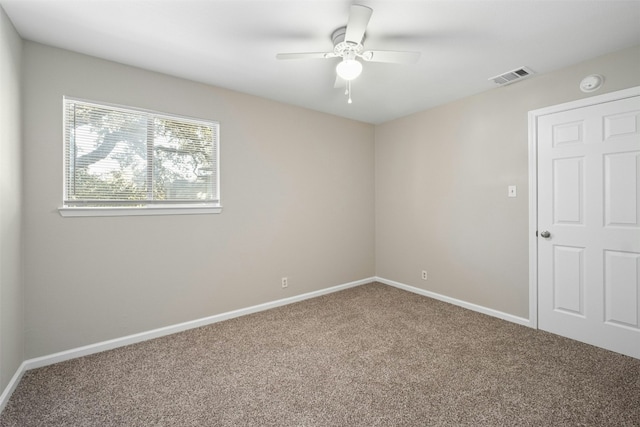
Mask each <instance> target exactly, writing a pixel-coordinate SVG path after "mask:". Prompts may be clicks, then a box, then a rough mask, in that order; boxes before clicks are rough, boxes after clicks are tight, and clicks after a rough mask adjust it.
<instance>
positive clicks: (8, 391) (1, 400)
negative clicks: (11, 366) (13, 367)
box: [0, 362, 27, 413]
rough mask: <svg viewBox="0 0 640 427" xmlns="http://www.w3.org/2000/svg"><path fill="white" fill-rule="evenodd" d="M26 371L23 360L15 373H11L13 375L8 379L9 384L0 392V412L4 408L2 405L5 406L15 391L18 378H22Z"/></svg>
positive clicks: (18, 381)
mask: <svg viewBox="0 0 640 427" xmlns="http://www.w3.org/2000/svg"><path fill="white" fill-rule="evenodd" d="M26 371H27V369H26V364H25V362H22V363H21V364H20V366H19V367H18V370H17V371H16V373H15V374H13V377H12V378H11V381H9V384H7V386H6V387H5V389H4V391H3V392H2V394H0V413H1V412H2V411H3V410H4V407H5V406H7V402H8V401H9V398H10V397H11V395H12V394H13V392H14V391H15V389H16V387H18V384H19V383H20V380H21V379H22V376H23V375H24V373H25V372H26Z"/></svg>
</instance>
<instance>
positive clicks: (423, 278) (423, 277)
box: [422, 270, 427, 280]
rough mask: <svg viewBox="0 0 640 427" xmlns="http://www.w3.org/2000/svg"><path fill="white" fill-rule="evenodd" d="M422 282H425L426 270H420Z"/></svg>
mask: <svg viewBox="0 0 640 427" xmlns="http://www.w3.org/2000/svg"><path fill="white" fill-rule="evenodd" d="M422 280H427V270H422Z"/></svg>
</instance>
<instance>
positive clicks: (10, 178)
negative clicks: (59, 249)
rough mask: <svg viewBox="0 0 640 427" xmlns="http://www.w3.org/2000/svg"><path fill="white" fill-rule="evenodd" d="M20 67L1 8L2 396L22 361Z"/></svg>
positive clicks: (16, 40)
mask: <svg viewBox="0 0 640 427" xmlns="http://www.w3.org/2000/svg"><path fill="white" fill-rule="evenodd" d="M21 65H22V40H21V39H20V37H19V36H18V33H16V31H15V29H14V28H13V25H12V24H11V21H9V19H8V17H7V15H6V14H5V12H4V10H3V9H2V7H0V392H1V391H2V390H4V388H5V387H6V386H7V384H8V383H9V381H10V380H11V377H13V375H14V374H15V372H16V370H17V369H18V367H19V366H20V364H21V363H22V361H23V358H24V325H23V314H24V313H23V297H22V295H23V294H22V225H21V224H22V179H21V175H22V172H21V169H22V168H21V163H22V160H21V159H22V157H21V147H22V144H21V134H20V129H21V116H20V110H21V107H20V81H21V77H20V76H21Z"/></svg>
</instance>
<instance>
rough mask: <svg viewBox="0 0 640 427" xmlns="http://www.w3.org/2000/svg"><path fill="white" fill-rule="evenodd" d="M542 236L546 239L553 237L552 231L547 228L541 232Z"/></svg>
mask: <svg viewBox="0 0 640 427" xmlns="http://www.w3.org/2000/svg"><path fill="white" fill-rule="evenodd" d="M540 236H542V237H544V238H545V239H548V238H549V237H551V233H549V232H548V231H547V230H545V231H543V232H542V233H540Z"/></svg>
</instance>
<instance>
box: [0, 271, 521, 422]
mask: <svg viewBox="0 0 640 427" xmlns="http://www.w3.org/2000/svg"><path fill="white" fill-rule="evenodd" d="M371 282H380V283H384V284H385V285H389V286H393V287H396V288H399V289H403V290H405V291H409V292H413V293H415V294H418V295H423V296H426V297H429V298H433V299H437V300H440V301H444V302H448V303H450V304H454V305H457V306H460V307H463V308H466V309H469V310H473V311H477V312H479V313H483V314H487V315H489V316H493V317H497V318H499V319H503V320H507V321H509V322H513V323H517V324H519V325H524V326H530V327H533V326H532V325H531V323H530V321H529V319H525V318H522V317H518V316H514V315H511V314H508V313H503V312H501V311H498V310H493V309H491V308H487V307H483V306H480V305H476V304H472V303H469V302H466V301H462V300H458V299H455V298H451V297H447V296H445V295H440V294H437V293H435V292H430V291H426V290H424V289H420V288H416V287H414V286H409V285H405V284H403V283H399V282H395V281H393V280H388V279H385V278H382V277H369V278H366V279H361V280H357V281H355V282H349V283H345V284H342V285H338V286H333V287H330V288H326V289H321V290H319V291H314V292H308V293H306V294H302V295H296V296H293V297H289V298H283V299H279V300H276V301H271V302H267V303H264V304H258V305H254V306H251V307H247V308H242V309H239V310H233V311H228V312H226V313H221V314H216V315H214V316H209V317H205V318H202V319H196V320H192V321H189V322H184V323H179V324H176V325H171V326H166V327H164V328H158V329H153V330H151V331H147V332H140V333H138V334H133V335H128V336H125V337H121V338H115V339H112V340H108V341H103V342H99V343H95V344H90V345H86V346H83V347H78V348H74V349H70V350H66V351H61V352H59V353H54V354H50V355H47V356H42V357H36V358H33V359H28V360H25V361H24V362H22V364H21V365H20V367H19V368H18V370H17V371H16V373H15V374H14V375H13V378H11V381H9V384H8V385H7V387H6V388H5V389H4V391H3V392H2V395H0V412H2V410H3V409H4V407H5V406H6V404H7V402H8V401H9V398H10V397H11V394H12V393H13V392H14V390H15V389H16V387H17V386H18V383H19V382H20V379H21V378H22V376H23V375H24V373H25V372H26V371H28V370H30V369H36V368H41V367H43V366H48V365H53V364H54V363H59V362H64V361H65V360H71V359H76V358H78V357H83V356H88V355H90V354H95V353H100V352H102V351H106V350H112V349H114V348H118V347H124V346H127V345H131V344H135V343H138V342H142V341H147V340H151V339H154V338H159V337H163V336H166V335H171V334H175V333H177V332H182V331H186V330H189V329H194V328H199V327H201V326H206V325H210V324H213V323H217V322H222V321H223V320H228V319H233V318H235V317H240V316H244V315H247V314H252V313H257V312H260V311H264V310H269V309H271V308H276V307H281V306H284V305H288V304H292V303H295V302H299V301H304V300H306V299H310V298H315V297H319V296H321V295H326V294H330V293H333V292H338V291H341V290H344V289H348V288H353V287H356V286H360V285H364V284H367V283H371Z"/></svg>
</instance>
